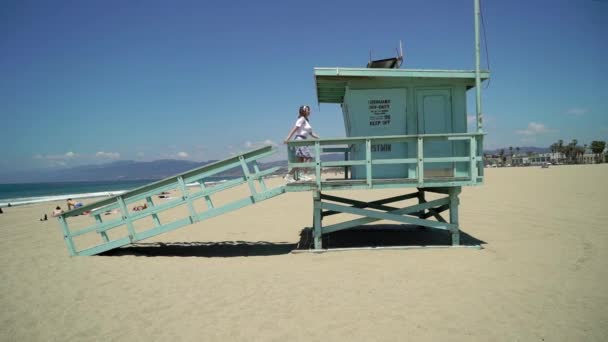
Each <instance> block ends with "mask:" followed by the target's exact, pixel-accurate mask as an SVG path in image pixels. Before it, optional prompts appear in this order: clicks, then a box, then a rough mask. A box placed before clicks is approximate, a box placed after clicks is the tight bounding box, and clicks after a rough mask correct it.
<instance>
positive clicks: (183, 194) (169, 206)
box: [59, 0, 489, 255]
mask: <svg viewBox="0 0 608 342" xmlns="http://www.w3.org/2000/svg"><path fill="white" fill-rule="evenodd" d="M474 3H475V69H474V70H411V69H399V68H398V66H399V64H400V62H401V59H400V57H398V58H395V59H387V60H381V61H375V62H370V63H369V64H368V67H366V68H341V67H331V68H315V69H314V76H315V86H316V92H317V99H318V102H319V103H320V104H321V103H324V104H325V103H328V104H336V105H340V106H341V108H342V115H343V118H344V128H345V131H346V137H342V138H331V139H317V140H297V141H290V142H289V143H288V146H289V148H288V151H289V152H288V165H289V168H293V167H305V168H311V169H313V170H314V173H315V175H316V177H315V180H314V181H307V182H295V183H290V184H286V185H282V186H278V187H275V188H268V187H267V186H266V183H265V181H264V177H265V176H268V175H270V174H272V173H275V172H276V171H278V167H275V168H271V169H268V170H260V167H259V166H258V160H259V159H260V158H263V157H266V156H268V155H270V154H272V153H275V152H276V150H274V149H273V148H272V147H271V146H266V147H263V148H260V149H256V150H253V151H248V152H245V153H242V154H239V155H236V156H233V157H231V158H228V159H225V160H222V161H219V162H216V163H213V164H209V165H206V166H203V167H200V168H197V169H194V170H191V171H188V172H185V173H182V174H179V175H176V176H173V177H169V178H166V179H163V180H161V181H158V182H155V183H152V184H149V185H146V186H143V187H141V188H138V189H135V190H133V191H130V192H127V193H125V194H122V195H120V196H114V197H111V198H108V199H105V200H102V201H100V202H97V203H93V204H90V205H87V206H84V207H81V208H78V209H74V210H71V211H68V212H66V213H64V214H62V215H61V216H60V217H59V221H60V224H61V227H62V231H63V236H64V239H65V242H66V245H67V248H68V251H69V253H70V255H94V254H98V253H101V252H104V251H108V250H110V249H114V248H118V247H121V246H125V245H129V244H132V243H134V242H137V241H140V240H143V239H147V238H149V237H152V236H156V235H159V234H162V233H165V232H168V231H171V230H174V229H177V228H180V227H183V226H186V225H189V224H193V223H197V222H199V221H203V220H205V219H207V218H210V217H214V216H218V215H221V214H224V213H226V212H230V211H234V210H238V209H240V208H242V207H244V206H247V205H250V204H254V203H256V202H259V201H263V200H266V199H269V198H272V197H275V196H278V195H281V194H284V193H286V192H299V191H310V192H312V195H313V196H312V197H313V203H314V214H313V222H314V223H313V230H312V231H313V240H314V249H315V250H323V244H322V241H323V240H322V237H323V235H325V234H329V233H333V232H336V231H340V230H345V229H352V228H355V227H360V226H362V225H365V224H368V223H372V222H376V221H380V220H389V221H394V222H398V223H402V224H410V225H416V226H421V227H427V228H433V229H442V230H447V231H449V232H450V233H451V236H452V245H454V246H457V245H460V225H459V221H458V208H459V198H458V195H459V194H460V192H461V189H462V186H469V185H479V184H482V183H483V160H482V151H483V148H482V146H483V135H484V134H483V130H482V118H481V87H480V85H481V82H482V81H483V80H485V79H487V78H488V77H489V72H488V71H481V70H480V62H479V3H478V0H474ZM472 88H475V90H476V107H477V108H476V112H477V116H476V119H477V120H476V123H477V124H476V130H475V131H474V132H467V115H466V113H467V110H466V93H467V91H469V90H470V89H472ZM302 145H306V146H309V147H310V149H311V151H313V154H314V158H313V161H312V162H309V163H297V162H296V161H295V156H294V153H293V150H294V148H295V147H297V146H302ZM336 153H340V155H343V156H344V159H343V160H335V158H331V161H326V158H323V156H324V155H327V154H333V155H334V156H335V154H336ZM337 167H339V168H343V169H344V171H345V172H344V177H342V178H339V179H328V178H323V171H324V169H328V168H332V169H333V168H337ZM234 168H240V169H241V170H242V176H241V177H237V178H235V179H232V180H230V181H227V182H225V183H221V184H217V185H215V186H212V187H209V186H208V184H207V183H206V182H205V179H207V178H208V177H211V176H215V175H217V174H219V173H221V172H224V171H227V170H230V169H234ZM192 183H194V184H198V186H197V187H194V188H193V187H192V186H190V187H189V186H188V184H192ZM240 184H247V185H248V188H249V190H250V194H249V195H247V196H246V197H245V198H242V199H240V200H237V201H234V202H231V203H222V204H221V205H217V203H216V202H215V201H214V199H213V198H212V197H213V196H214V195H215V194H217V193H219V192H222V191H226V190H228V189H230V188H233V187H235V186H238V185H240ZM386 188H396V189H407V188H410V189H413V190H414V191H413V192H410V193H406V194H403V195H398V196H394V197H390V198H384V199H379V200H375V201H372V202H365V201H361V200H358V199H353V198H345V197H340V196H336V195H329V194H327V193H326V192H327V191H339V190H351V189H366V190H370V191H371V190H374V189H386ZM168 190H177V192H178V193H179V195H178V196H177V197H175V198H172V199H169V200H167V201H164V202H163V203H158V202H155V201H154V197H155V196H156V195H159V194H161V193H162V192H164V191H168ZM428 192H431V193H436V194H440V196H439V198H436V199H432V200H430V199H428V200H427V198H426V195H425V194H426V193H428ZM142 201H145V203H146V204H147V208H145V209H144V210H141V211H137V212H132V211H130V210H129V207H130V206H131V205H133V204H137V203H138V202H142ZM402 201H412V202H413V203H410V204H408V205H406V206H400V207H397V206H394V205H391V204H392V203H396V202H402ZM167 210H173V212H174V214H173V215H171V216H164V215H165V212H166V211H167ZM447 210H449V217H448V219H445V218H444V217H443V216H442V213H444V212H445V211H447ZM111 212H119V213H120V215H118V217H116V215H111V216H109V217H110V220H104V218H105V215H106V214H108V213H111ZM83 213H88V214H89V217H91V218H94V222H92V223H90V224H87V223H84V221H82V220H75V221H76V222H75V224H74V225H72V224H70V225H68V219H70V220H71V219H72V218H74V217H76V216H79V215H81V214H83ZM341 213H345V214H352V215H357V216H360V218H356V219H351V220H348V221H344V222H340V223H334V224H331V225H327V226H324V225H323V218H324V217H327V216H330V215H336V214H341ZM175 217H177V219H176V218H175Z"/></svg>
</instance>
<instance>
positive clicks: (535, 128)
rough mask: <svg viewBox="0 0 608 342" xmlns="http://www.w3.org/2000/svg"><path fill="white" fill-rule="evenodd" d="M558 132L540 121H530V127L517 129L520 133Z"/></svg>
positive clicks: (526, 134)
mask: <svg viewBox="0 0 608 342" xmlns="http://www.w3.org/2000/svg"><path fill="white" fill-rule="evenodd" d="M552 132H556V130H554V129H550V128H547V127H546V126H545V125H544V124H542V123H540V122H530V123H529V124H528V128H526V129H521V130H517V131H515V133H517V134H519V135H525V136H535V135H539V134H545V133H552Z"/></svg>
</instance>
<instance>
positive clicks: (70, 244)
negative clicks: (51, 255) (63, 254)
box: [59, 215, 76, 256]
mask: <svg viewBox="0 0 608 342" xmlns="http://www.w3.org/2000/svg"><path fill="white" fill-rule="evenodd" d="M59 223H60V225H61V230H62V231H63V239H64V241H65V244H66V246H67V247H68V252H69V253H70V256H74V255H76V248H74V241H73V240H72V235H71V234H70V229H69V228H68V223H67V221H66V219H65V217H63V215H61V216H59Z"/></svg>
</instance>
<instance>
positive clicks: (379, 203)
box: [321, 192, 418, 217]
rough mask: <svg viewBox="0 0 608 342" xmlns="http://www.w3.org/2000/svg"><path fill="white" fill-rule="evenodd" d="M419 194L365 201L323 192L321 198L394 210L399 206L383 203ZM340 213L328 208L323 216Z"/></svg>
mask: <svg viewBox="0 0 608 342" xmlns="http://www.w3.org/2000/svg"><path fill="white" fill-rule="evenodd" d="M417 196H418V193H416V192H415V193H411V194H407V195H399V196H394V197H389V198H383V199H380V200H376V201H372V202H363V201H357V200H353V199H350V198H343V197H338V196H332V195H323V194H321V199H322V200H323V199H326V200H329V201H334V202H339V203H346V204H353V207H355V208H368V207H369V208H373V209H378V210H384V211H393V210H397V209H398V208H395V207H390V206H385V205H383V204H385V203H392V202H398V201H403V200H407V199H411V198H416V197H417ZM340 213H341V212H340V211H334V210H328V211H325V212H323V214H322V216H323V217H325V216H331V215H335V214H340Z"/></svg>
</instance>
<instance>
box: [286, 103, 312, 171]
mask: <svg viewBox="0 0 608 342" xmlns="http://www.w3.org/2000/svg"><path fill="white" fill-rule="evenodd" d="M309 116H310V107H309V106H300V110H299V111H298V119H297V120H296V123H295V125H294V126H293V128H292V129H291V130H290V131H289V134H287V138H285V141H284V142H285V143H286V144H287V142H288V141H289V140H290V139H291V137H292V136H293V135H294V133H295V138H294V140H303V139H307V138H308V136H309V135H310V136H312V137H313V138H316V139H319V136H318V135H317V134H315V133H314V132H313V131H312V126H311V125H310V122H309V119H308V117H309ZM296 161H297V162H298V163H307V162H310V161H312V154H311V153H310V150H309V148H308V146H298V147H297V149H296ZM298 169H299V168H295V167H294V168H293V169H291V171H289V173H287V175H286V176H285V180H286V181H288V182H289V183H291V182H295V181H296V180H295V177H294V176H295V173H296V172H298V171H299V170H298ZM298 175H299V177H298V178H299V179H298V180H303V181H310V180H312V178H311V177H309V176H307V175H306V174H305V173H304V170H302V172H301V173H298Z"/></svg>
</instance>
